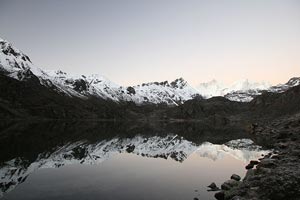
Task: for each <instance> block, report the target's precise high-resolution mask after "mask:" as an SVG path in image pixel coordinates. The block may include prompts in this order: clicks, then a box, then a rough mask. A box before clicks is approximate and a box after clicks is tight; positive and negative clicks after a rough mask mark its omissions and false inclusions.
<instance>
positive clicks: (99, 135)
mask: <svg viewBox="0 0 300 200" xmlns="http://www.w3.org/2000/svg"><path fill="white" fill-rule="evenodd" d="M170 127H171V128H170ZM186 127H190V128H186ZM230 133H231V134H230ZM0 136H1V138H0V144H1V149H0V150H1V165H0V191H2V192H1V195H2V198H3V199H145V200H148V199H149V200H150V199H151V200H153V199H193V198H195V197H197V198H198V199H214V198H213V194H214V193H213V192H207V189H208V188H207V187H206V186H207V185H209V184H210V183H211V182H216V183H217V184H218V185H220V184H221V183H222V182H224V180H227V179H228V178H229V177H230V175H231V174H233V173H237V174H239V175H241V176H244V174H245V172H246V171H245V168H244V166H245V165H246V163H247V162H248V161H249V160H251V159H257V158H258V157H260V156H261V154H262V153H265V151H263V150H262V149H261V148H260V147H259V146H257V145H255V144H254V143H253V142H252V140H251V139H249V138H247V137H248V135H247V134H245V133H244V132H243V131H241V130H206V129H203V128H201V127H198V126H197V125H195V124H171V125H170V124H168V125H165V124H162V125H161V124H160V125H155V126H154V125H143V126H141V125H137V124H130V125H129V124H116V123H100V124H99V123H92V124H86V123H83V124H82V123H73V122H72V123H70V122H68V123H58V122H55V123H50V124H49V123H44V124H41V123H38V124H22V125H16V124H13V125H11V124H9V125H5V126H4V125H3V126H2V132H1V134H0Z"/></svg>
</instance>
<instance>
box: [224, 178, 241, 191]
mask: <svg viewBox="0 0 300 200" xmlns="http://www.w3.org/2000/svg"><path fill="white" fill-rule="evenodd" d="M238 184H239V182H238V181H236V180H233V179H231V180H228V181H225V182H224V183H223V184H222V185H221V189H222V190H230V189H231V188H232V187H235V186H237V185H238Z"/></svg>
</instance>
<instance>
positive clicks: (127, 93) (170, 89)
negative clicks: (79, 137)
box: [0, 38, 300, 106]
mask: <svg viewBox="0 0 300 200" xmlns="http://www.w3.org/2000/svg"><path fill="white" fill-rule="evenodd" d="M0 71H1V72H2V73H3V74H5V75H7V76H9V77H12V78H14V79H17V80H19V81H22V80H24V79H26V76H32V75H35V76H37V78H38V79H39V80H40V83H41V84H42V85H44V86H46V87H48V88H52V89H53V90H55V91H56V92H59V93H63V94H65V95H67V96H70V97H72V96H75V97H79V98H83V99H85V98H89V97H91V96H92V97H96V98H101V99H105V100H112V101H115V102H122V101H128V102H134V103H135V104H137V105H143V104H166V105H170V106H177V105H180V104H183V103H184V102H185V101H187V100H190V99H193V98H199V97H200V98H201V97H202V98H211V97H214V96H224V97H225V98H227V99H229V100H231V101H241V102H249V101H251V100H252V99H253V98H254V97H255V96H257V95H260V94H262V93H263V92H264V91H266V90H267V91H271V92H283V91H286V90H287V89H289V88H290V87H294V86H296V85H299V84H300V78H296V77H295V78H292V79H290V80H289V81H288V82H287V83H285V84H278V85H276V86H271V85H270V84H268V83H265V82H262V83H256V82H251V81H249V80H248V79H245V80H242V81H238V82H235V83H233V84H231V85H229V86H225V85H222V84H219V83H218V82H217V81H215V80H213V81H211V82H208V83H202V84H200V85H199V86H198V87H197V88H196V89H195V88H193V87H192V86H190V85H189V84H188V83H187V81H185V80H184V79H183V78H178V79H176V80H174V81H171V82H169V81H163V82H149V83H142V84H139V85H135V86H128V87H125V86H120V85H118V84H116V83H114V82H112V81H110V80H109V79H107V78H105V77H104V76H101V75H96V74H91V75H72V74H69V73H66V72H63V71H61V70H48V71H47V70H42V69H40V68H39V67H37V66H35V65H34V64H33V63H32V61H31V60H30V58H29V57H28V56H27V55H26V54H24V53H23V52H22V51H20V50H18V49H17V48H15V47H14V45H12V44H11V43H9V42H8V41H5V40H3V39H1V38H0ZM29 71H31V72H32V74H30V72H29Z"/></svg>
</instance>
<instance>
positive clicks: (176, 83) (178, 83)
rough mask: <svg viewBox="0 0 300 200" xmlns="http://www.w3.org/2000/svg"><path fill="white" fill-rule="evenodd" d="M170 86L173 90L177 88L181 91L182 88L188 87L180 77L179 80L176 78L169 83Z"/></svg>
mask: <svg viewBox="0 0 300 200" xmlns="http://www.w3.org/2000/svg"><path fill="white" fill-rule="evenodd" d="M170 85H171V86H172V87H173V88H179V89H182V88H184V87H185V86H187V85H188V83H187V81H186V80H184V79H183V78H182V77H180V78H177V79H175V80H174V81H172V82H171V83H170Z"/></svg>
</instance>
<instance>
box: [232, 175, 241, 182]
mask: <svg viewBox="0 0 300 200" xmlns="http://www.w3.org/2000/svg"><path fill="white" fill-rule="evenodd" d="M230 178H231V179H233V180H236V181H240V180H241V177H240V176H239V175H237V174H232V175H231V177H230Z"/></svg>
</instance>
